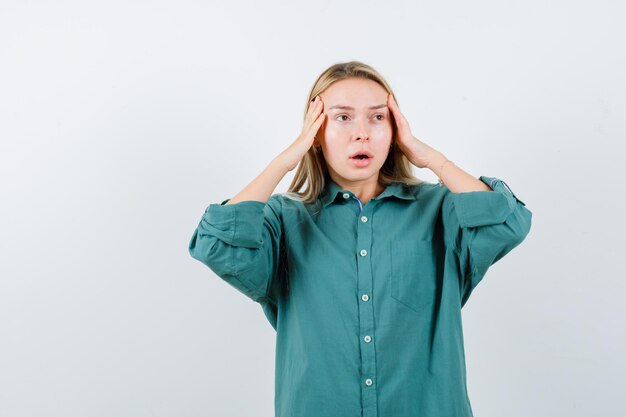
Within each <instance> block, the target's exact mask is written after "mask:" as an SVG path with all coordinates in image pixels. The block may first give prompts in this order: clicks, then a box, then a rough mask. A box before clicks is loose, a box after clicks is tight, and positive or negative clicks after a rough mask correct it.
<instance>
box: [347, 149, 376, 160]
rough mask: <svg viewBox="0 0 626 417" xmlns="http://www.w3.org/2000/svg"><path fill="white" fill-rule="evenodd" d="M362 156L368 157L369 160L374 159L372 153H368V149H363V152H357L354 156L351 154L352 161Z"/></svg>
mask: <svg viewBox="0 0 626 417" xmlns="http://www.w3.org/2000/svg"><path fill="white" fill-rule="evenodd" d="M361 154H363V155H367V159H368V160H369V159H372V158H373V157H374V154H372V153H371V152H370V151H368V150H366V149H363V150H360V151H356V152H354V153H353V154H351V155H350V159H352V158H354V157H355V156H357V155H361Z"/></svg>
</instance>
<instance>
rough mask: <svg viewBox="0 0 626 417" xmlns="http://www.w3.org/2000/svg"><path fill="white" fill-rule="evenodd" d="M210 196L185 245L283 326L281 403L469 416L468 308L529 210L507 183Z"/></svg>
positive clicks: (335, 410)
mask: <svg viewBox="0 0 626 417" xmlns="http://www.w3.org/2000/svg"><path fill="white" fill-rule="evenodd" d="M479 179H480V180H481V181H483V182H484V183H485V184H487V185H489V186H490V187H491V188H492V190H493V191H473V192H464V193H452V192H451V191H450V190H449V189H448V188H447V187H446V186H445V185H443V184H439V183H435V184H433V183H428V182H424V183H422V184H419V185H412V186H406V185H403V184H401V183H394V184H391V185H389V186H387V187H386V188H385V190H384V191H383V192H382V193H381V194H380V195H379V196H378V197H376V198H372V199H371V200H370V201H369V202H368V203H367V204H364V205H363V204H361V201H360V200H359V199H358V198H357V197H356V196H355V195H354V193H352V192H351V191H348V190H345V189H341V188H340V187H339V185H338V184H336V183H335V182H333V181H331V180H329V181H327V186H326V189H325V190H324V191H323V192H322V193H321V194H320V197H319V198H318V199H317V201H316V202H315V203H313V204H310V205H305V204H303V203H302V202H299V201H296V200H292V199H289V198H288V197H286V196H285V195H284V194H273V195H272V196H271V197H270V198H269V200H268V201H267V203H263V202H260V201H241V202H238V203H234V204H229V205H225V203H226V202H227V201H229V200H230V199H227V200H224V201H223V202H222V203H214V204H210V205H209V206H208V208H207V209H206V210H205V212H204V214H203V215H202V218H201V220H200V223H199V225H198V227H197V229H196V231H195V232H194V233H193V236H192V238H191V241H190V243H189V252H190V254H191V256H192V257H193V258H195V259H197V260H199V261H200V262H202V263H203V264H205V265H207V266H208V267H209V268H210V269H211V270H212V271H214V272H215V274H216V275H217V276H218V277H220V278H221V279H223V280H224V281H226V282H227V283H228V284H230V285H232V286H233V287H234V288H236V289H237V290H238V291H240V292H241V293H243V294H244V295H245V296H247V297H248V298H249V299H251V300H253V301H254V302H258V303H259V304H260V306H261V307H262V308H263V312H264V314H265V316H266V317H267V319H268V320H269V322H270V324H271V325H272V327H273V328H274V329H275V330H276V358H275V360H276V368H275V370H276V373H275V397H274V400H275V413H276V416H277V417H320V416H323V417H415V416H420V417H469V416H472V415H473V414H472V409H471V405H470V400H469V397H468V394H467V386H466V369H465V352H464V346H463V331H462V323H461V308H462V307H463V305H464V304H465V303H466V302H467V300H468V298H469V296H470V294H471V292H472V290H473V289H474V288H475V287H476V285H477V284H478V283H479V282H480V281H481V279H482V278H483V276H484V275H485V273H486V271H487V269H488V268H489V266H490V265H492V264H493V263H495V262H496V261H498V260H499V259H500V258H502V257H503V256H504V255H506V254H507V253H508V252H509V251H511V250H512V249H513V248H514V247H516V246H517V245H519V244H520V243H521V242H522V241H523V240H524V238H525V237H526V235H527V234H528V233H529V231H530V225H531V217H532V213H531V212H530V211H529V210H528V209H527V208H526V207H525V204H524V203H523V202H522V201H521V200H519V199H518V198H517V197H516V196H515V195H514V194H513V192H512V191H511V189H510V188H509V187H508V186H507V185H506V184H505V183H504V181H502V180H500V179H497V178H493V177H484V176H481V177H480V178H479Z"/></svg>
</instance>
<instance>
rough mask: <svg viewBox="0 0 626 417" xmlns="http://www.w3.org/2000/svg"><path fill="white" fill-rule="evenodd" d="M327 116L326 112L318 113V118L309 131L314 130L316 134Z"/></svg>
mask: <svg viewBox="0 0 626 417" xmlns="http://www.w3.org/2000/svg"><path fill="white" fill-rule="evenodd" d="M325 117H326V115H325V114H324V113H320V114H318V115H317V118H315V120H314V121H313V123H312V124H311V127H310V129H309V132H313V134H314V135H315V134H316V133H317V131H318V130H319V128H320V126H321V125H322V123H324V118H325Z"/></svg>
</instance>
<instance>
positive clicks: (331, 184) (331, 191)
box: [319, 178, 415, 207]
mask: <svg viewBox="0 0 626 417" xmlns="http://www.w3.org/2000/svg"><path fill="white" fill-rule="evenodd" d="M345 193H347V194H349V195H350V196H354V193H353V192H352V191H349V190H346V189H343V188H341V187H339V184H337V183H336V182H335V181H333V180H332V179H330V178H327V179H326V185H325V187H324V190H323V191H322V193H321V194H320V197H319V198H320V200H321V202H322V205H323V206H324V207H326V206H328V205H329V204H330V203H333V202H335V201H336V200H337V199H338V198H339V199H341V200H343V199H344V198H343V194H345ZM387 197H397V198H402V199H404V200H415V194H413V193H412V192H411V189H410V187H409V186H407V185H405V184H403V183H401V182H393V183H391V184H389V185H387V187H386V188H385V189H384V190H383V192H382V193H380V195H379V196H378V197H375V198H373V199H372V200H382V199H383V198H387Z"/></svg>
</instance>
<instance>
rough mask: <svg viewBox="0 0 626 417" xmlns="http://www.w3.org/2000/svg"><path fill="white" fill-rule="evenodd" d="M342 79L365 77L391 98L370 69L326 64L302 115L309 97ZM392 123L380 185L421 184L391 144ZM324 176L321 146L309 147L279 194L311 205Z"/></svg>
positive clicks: (380, 78)
mask: <svg viewBox="0 0 626 417" xmlns="http://www.w3.org/2000/svg"><path fill="white" fill-rule="evenodd" d="M346 78H365V79H368V80H372V81H375V82H377V83H378V84H380V85H381V86H382V87H383V88H384V89H385V90H386V91H387V92H388V93H389V94H391V95H392V96H393V97H394V98H395V95H394V94H393V91H392V90H391V87H390V86H389V84H387V82H386V81H385V79H384V78H383V76H382V75H380V74H379V73H378V72H377V71H376V70H375V69H374V68H372V67H370V66H369V65H366V64H364V63H362V62H359V61H350V62H344V63H338V64H334V65H332V66H330V67H328V68H327V69H326V70H325V71H324V72H322V74H321V75H320V76H319V77H318V78H317V80H316V81H315V83H314V84H313V88H312V89H311V92H310V93H309V98H308V100H307V102H306V105H305V107H304V117H306V113H307V111H308V109H309V103H311V100H312V99H313V97H315V96H317V95H318V94H320V93H322V92H323V91H324V90H326V89H327V88H328V87H330V86H331V85H332V84H333V83H335V82H337V81H340V80H344V79H346ZM396 102H397V100H396ZM390 115H391V113H390ZM392 117H393V115H392ZM392 126H393V134H392V137H391V148H390V150H389V155H388V156H387V159H386V160H385V163H384V164H383V166H382V167H381V168H380V172H379V176H378V182H379V183H380V184H381V185H383V186H387V185H388V184H391V183H393V182H402V183H404V184H408V185H416V184H421V183H423V182H424V181H422V180H421V179H419V178H417V177H415V176H414V175H413V172H412V171H411V163H410V162H409V160H408V159H407V158H406V156H405V155H404V154H403V153H402V152H401V151H400V149H398V147H397V146H395V143H396V139H397V128H396V124H395V122H394V121H392ZM328 178H329V176H328V168H327V165H326V160H325V159H324V155H323V153H322V151H321V148H316V147H315V146H311V148H310V149H309V150H308V151H307V153H306V154H305V155H304V156H303V158H302V160H301V161H300V163H299V165H298V168H297V170H296V172H295V174H294V177H293V180H292V181H291V184H290V185H289V188H288V190H287V192H285V193H283V195H284V196H286V197H288V198H291V199H294V200H299V201H302V202H303V203H305V204H311V203H313V202H315V200H317V198H318V197H319V194H320V193H321V192H322V190H324V187H325V185H326V181H327V179H328ZM307 180H308V184H306V185H307V187H306V189H304V191H301V189H302V188H303V187H304V186H305V183H306V182H307Z"/></svg>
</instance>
